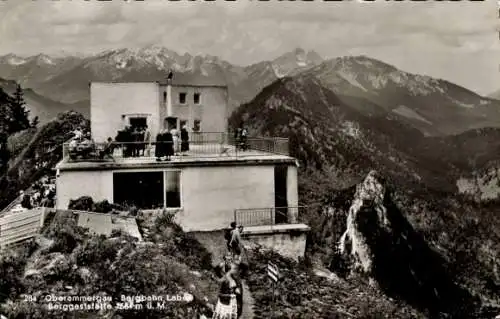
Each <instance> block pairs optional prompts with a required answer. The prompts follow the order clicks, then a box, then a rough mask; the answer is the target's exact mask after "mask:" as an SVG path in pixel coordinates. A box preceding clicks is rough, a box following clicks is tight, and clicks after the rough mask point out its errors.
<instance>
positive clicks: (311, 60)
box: [271, 48, 323, 78]
mask: <svg viewBox="0 0 500 319" xmlns="http://www.w3.org/2000/svg"><path fill="white" fill-rule="evenodd" d="M322 61H323V59H322V58H321V57H320V56H319V54H317V53H316V52H314V51H310V52H306V51H305V50H304V49H302V48H295V49H294V50H293V51H290V52H286V53H284V54H282V55H281V56H279V57H277V58H276V59H274V60H273V61H271V67H272V69H273V71H274V73H275V74H276V77H278V78H282V77H285V76H290V75H293V74H297V72H299V71H303V70H305V69H308V68H311V67H314V66H316V65H318V64H319V63H321V62H322Z"/></svg>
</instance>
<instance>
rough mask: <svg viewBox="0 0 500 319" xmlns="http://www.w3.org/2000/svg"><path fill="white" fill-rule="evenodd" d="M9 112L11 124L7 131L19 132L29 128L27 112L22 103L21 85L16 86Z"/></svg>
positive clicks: (24, 103)
mask: <svg viewBox="0 0 500 319" xmlns="http://www.w3.org/2000/svg"><path fill="white" fill-rule="evenodd" d="M10 111H11V116H12V119H11V123H10V128H9V131H10V133H15V132H19V131H22V130H25V129H27V128H29V127H30V122H29V118H28V115H29V110H28V109H27V107H26V102H25V101H24V92H23V89H22V88H21V85H19V84H17V87H16V92H14V96H13V98H12V100H11V103H10Z"/></svg>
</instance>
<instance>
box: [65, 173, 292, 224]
mask: <svg viewBox="0 0 500 319" xmlns="http://www.w3.org/2000/svg"><path fill="white" fill-rule="evenodd" d="M172 169H174V168H169V169H167V168H158V169H134V170H128V169H121V170H113V171H111V170H103V171H67V170H62V171H60V175H59V177H58V178H57V181H56V186H57V204H56V205H57V208H58V209H67V207H68V204H69V200H70V199H76V198H79V197H81V196H91V197H92V198H93V199H94V201H100V200H105V199H106V200H108V201H110V202H113V173H114V172H138V171H145V172H151V171H163V170H172ZM179 169H180V170H181V177H180V178H181V201H182V206H183V207H182V210H181V211H180V212H178V213H177V215H176V220H177V221H178V222H179V224H180V225H181V226H182V227H183V228H184V229H185V230H187V231H204V230H214V229H222V228H225V227H227V226H228V225H229V224H230V223H231V222H232V221H233V220H234V210H235V209H249V208H271V207H274V206H275V203H274V200H275V198H274V166H273V165H253V166H252V165H248V166H199V167H184V168H179ZM174 170H178V169H174ZM296 174H297V169H296V167H295V166H290V167H289V169H288V203H289V206H297V205H298V192H297V179H296Z"/></svg>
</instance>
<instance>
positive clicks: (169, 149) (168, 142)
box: [163, 131, 174, 161]
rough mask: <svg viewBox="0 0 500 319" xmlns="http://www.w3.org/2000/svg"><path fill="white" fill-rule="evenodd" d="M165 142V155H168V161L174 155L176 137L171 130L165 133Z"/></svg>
mask: <svg viewBox="0 0 500 319" xmlns="http://www.w3.org/2000/svg"><path fill="white" fill-rule="evenodd" d="M163 144H164V147H165V156H166V157H167V161H170V157H171V156H172V155H174V138H173V137H172V133H170V132H169V131H166V132H165V133H163Z"/></svg>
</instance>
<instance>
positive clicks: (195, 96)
mask: <svg viewBox="0 0 500 319" xmlns="http://www.w3.org/2000/svg"><path fill="white" fill-rule="evenodd" d="M193 102H194V104H200V93H195V94H194V97H193Z"/></svg>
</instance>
